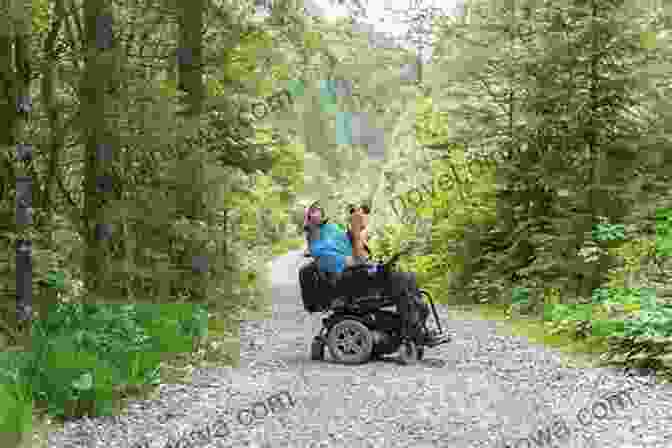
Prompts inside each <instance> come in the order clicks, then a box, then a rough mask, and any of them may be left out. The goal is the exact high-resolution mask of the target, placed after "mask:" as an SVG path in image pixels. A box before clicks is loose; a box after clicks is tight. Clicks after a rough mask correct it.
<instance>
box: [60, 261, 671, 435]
mask: <svg viewBox="0 0 672 448" xmlns="http://www.w3.org/2000/svg"><path fill="white" fill-rule="evenodd" d="M302 262H303V261H302V259H301V258H300V252H298V251H296V252H291V253H290V254H288V255H286V256H283V257H280V258H278V259H276V260H275V262H274V263H273V265H272V274H271V276H272V279H271V280H272V282H273V319H272V321H250V322H246V323H245V324H244V325H241V367H240V368H239V369H231V368H218V369H213V368H208V369H203V370H199V371H197V372H195V373H194V375H193V376H194V381H193V383H192V384H190V385H188V386H178V385H163V386H161V388H160V392H159V398H158V399H156V400H151V401H149V400H148V401H138V402H136V403H134V405H133V406H132V407H131V408H130V409H128V411H126V412H125V413H124V415H122V416H121V417H117V418H114V419H111V418H99V419H94V420H82V421H78V422H77V423H75V424H69V425H67V426H66V428H64V429H63V430H62V431H58V432H55V433H52V434H50V441H49V447H54V448H65V447H132V448H135V447H137V448H144V447H154V448H173V447H180V448H186V447H203V448H225V447H246V446H249V447H268V448H275V447H298V448H304V447H306V448H309V447H310V448H313V447H315V448H317V447H348V448H356V447H362V448H367V447H372V448H373V447H400V448H401V447H409V448H410V447H413V448H416V447H417V448H423V447H446V448H448V447H450V448H463V447H464V448H468V447H469V448H480V447H492V448H495V447H497V448H500V447H501V448H505V447H507V446H508V447H511V448H533V447H549V448H550V447H558V448H560V447H563V448H564V447H567V448H574V447H575V448H583V447H586V448H588V447H590V448H592V447H595V448H667V447H672V385H660V384H656V383H655V382H653V381H651V380H650V379H649V378H646V377H630V376H625V375H623V374H622V373H619V372H617V371H615V370H613V369H597V368H589V369H586V368H583V369H571V368H565V367H562V365H561V358H560V356H559V355H558V354H557V353H554V352H552V351H550V350H546V349H543V348H541V347H539V346H535V345H531V344H529V343H527V342H526V341H525V340H524V339H522V338H516V337H512V336H501V335H499V334H498V332H497V331H496V325H495V323H494V322H489V321H482V320H461V319H457V317H456V316H457V315H456V314H454V313H452V312H450V311H449V310H448V309H447V308H446V307H443V306H437V311H438V312H439V316H440V317H441V320H442V322H441V324H442V326H443V327H444V328H447V329H448V330H449V332H450V333H451V335H452V336H453V342H451V343H449V344H445V345H442V346H439V347H437V348H434V349H428V350H427V352H426V357H427V359H426V360H425V361H423V362H422V363H421V364H419V365H417V366H410V367H409V366H401V365H399V364H398V363H396V362H395V359H394V357H393V356H391V357H390V358H389V359H386V360H383V361H378V362H371V363H368V364H366V365H362V366H355V367H352V366H343V365H337V364H332V363H329V362H328V361H325V362H312V361H310V360H309V359H308V346H307V344H308V343H309V342H310V339H311V337H312V335H313V334H315V333H316V332H317V329H318V324H319V319H320V316H319V315H314V316H309V315H308V314H307V313H305V312H304V311H303V310H302V308H301V303H300V297H299V293H298V286H297V280H296V279H297V269H298V267H299V266H300V263H302ZM278 394H279V395H278ZM274 396H275V397H274ZM269 397H274V398H270V399H269ZM278 397H280V398H281V399H285V401H284V402H283V403H285V404H288V405H287V406H286V407H285V408H284V409H283V408H282V406H279V405H278V406H270V408H271V409H272V412H271V413H270V415H268V416H267V417H265V418H264V417H263V412H262V411H263V409H264V408H263V407H262V406H261V405H259V406H257V407H255V410H257V414H258V416H259V418H258V419H257V420H256V421H253V422H251V423H250V422H249V421H248V417H249V416H250V415H251V414H249V413H247V412H245V411H244V410H245V409H251V408H252V406H251V403H253V402H264V401H265V402H267V403H271V402H272V403H279V402H278V401H277V399H278ZM273 400H276V401H273ZM292 401H293V406H292V405H291V402H292ZM241 410H242V413H241V414H240V415H241V416H242V417H241V419H242V420H243V422H244V424H243V423H239V422H238V421H237V419H236V416H237V415H238V411H241ZM250 419H251V417H250ZM216 422H219V424H218V423H216ZM222 422H231V423H228V424H224V423H222ZM204 428H205V429H204ZM207 428H209V430H210V434H208V433H207V431H206V429H207ZM223 428H226V429H227V430H224V429H223ZM194 429H196V430H197V432H193V433H192V434H191V436H189V435H188V434H189V433H190V432H191V431H193V430H194ZM198 431H201V432H200V433H199V432H198ZM216 435H218V436H220V437H216ZM168 440H172V441H171V442H169V441H168ZM143 441H144V442H143ZM320 442H321V443H320Z"/></svg>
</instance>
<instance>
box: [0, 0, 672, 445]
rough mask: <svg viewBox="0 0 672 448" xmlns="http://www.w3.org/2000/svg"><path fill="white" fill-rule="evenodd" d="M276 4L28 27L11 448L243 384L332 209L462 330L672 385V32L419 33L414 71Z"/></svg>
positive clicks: (562, 27)
mask: <svg viewBox="0 0 672 448" xmlns="http://www.w3.org/2000/svg"><path fill="white" fill-rule="evenodd" d="M255 3H258V2H252V1H251V0H191V1H190V2H181V1H176V0H153V1H149V0H147V1H144V2H140V1H137V0H127V1H123V2H122V1H116V0H115V1H111V0H31V1H30V2H27V1H24V2H21V1H18V0H8V1H6V2H3V15H2V23H1V24H0V30H2V34H0V86H2V91H1V97H2V99H3V101H2V103H0V109H1V111H0V117H2V120H3V121H4V125H2V126H0V141H1V142H0V144H2V146H3V151H2V153H1V154H2V161H0V226H2V231H0V245H1V246H2V250H1V251H0V255H1V256H0V290H1V293H0V296H1V299H0V303H1V304H2V307H1V308H2V309H1V310H0V330H1V331H0V345H2V348H3V351H2V353H1V354H0V356H1V358H0V366H1V367H0V379H1V381H0V385H2V388H0V396H1V397H2V398H1V399H0V401H1V402H2V403H6V404H7V405H6V406H2V407H1V408H0V427H2V428H3V429H4V430H5V433H6V434H8V436H7V438H8V439H7V440H9V439H10V438H15V440H13V442H12V443H13V444H14V445H15V446H19V445H20V444H21V443H23V442H26V440H27V439H28V438H30V437H29V436H28V434H30V433H31V431H32V430H33V425H34V424H35V422H37V421H39V419H40V418H42V417H43V416H45V415H48V416H50V417H52V418H58V419H62V420H67V419H71V418H79V417H81V416H83V415H109V414H112V413H114V412H117V411H118V409H119V407H120V406H123V402H124V400H125V399H127V398H128V397H133V396H137V395H139V394H144V393H147V391H150V390H151V389H152V387H153V386H154V385H156V384H157V383H158V382H159V381H163V382H165V381H169V380H171V379H177V378H183V377H185V376H188V373H187V372H188V371H189V366H190V365H192V364H194V363H198V364H200V365H203V364H204V363H226V364H232V365H235V363H236V357H237V356H238V353H239V348H238V347H237V335H238V323H239V322H240V321H242V320H245V319H253V318H258V317H254V316H259V315H263V314H264V313H267V312H268V309H269V303H270V302H271V301H272V298H270V297H269V285H268V281H267V279H266V269H267V262H268V261H270V260H271V259H272V258H273V257H276V256H278V255H282V254H284V253H286V252H287V251H289V250H291V249H298V248H300V247H301V245H302V244H303V239H302V237H303V235H302V233H301V231H302V228H301V226H302V222H303V211H304V208H305V207H306V206H307V205H308V204H309V203H310V202H312V201H314V200H317V199H319V200H320V201H321V202H322V203H323V204H324V205H325V206H326V209H327V210H328V211H329V213H330V216H333V219H334V220H335V221H343V222H344V219H345V210H346V205H347V204H350V203H358V202H364V201H366V202H368V203H370V204H371V206H372V211H373V214H372V216H371V228H372V236H371V247H372V250H373V252H374V254H375V255H376V258H381V259H384V258H386V257H387V256H389V255H390V254H392V253H394V252H395V251H396V250H398V249H399V248H400V247H402V246H404V245H405V244H407V243H410V242H413V243H415V244H416V245H417V246H418V247H420V248H421V249H420V253H418V255H417V256H416V257H414V258H412V259H410V258H409V261H406V262H405V264H404V265H403V267H404V268H406V269H408V270H411V271H413V272H417V273H418V276H419V280H420V283H421V284H422V285H423V287H425V288H427V289H428V290H430V291H431V292H432V293H433V294H434V295H435V296H436V297H437V298H438V299H439V301H440V302H441V303H444V304H449V305H451V306H452V305H455V306H463V305H468V306H477V307H478V309H479V310H483V312H487V313H493V314H492V316H493V317H492V318H502V319H506V320H511V321H514V320H515V321H519V322H521V324H520V325H523V324H522V322H525V324H524V325H526V326H527V330H528V331H529V332H530V333H529V334H530V335H531V334H532V333H531V332H532V331H536V334H537V336H538V338H539V340H541V341H542V342H544V343H546V344H549V345H558V346H560V345H571V346H572V347H574V349H576V350H579V349H580V350H581V351H587V352H591V353H597V354H599V355H600V356H601V358H603V359H604V362H605V363H610V364H620V365H636V366H640V367H646V368H652V369H655V370H657V371H660V372H662V373H664V372H669V371H670V368H672V283H670V280H669V278H670V273H671V272H672V263H670V257H671V256H672V182H671V180H672V179H671V177H672V140H671V139H670V136H671V131H672V96H671V95H670V94H671V93H672V84H671V81H670V79H671V78H670V76H669V74H670V72H671V71H672V70H671V68H672V65H670V63H671V62H672V58H671V57H672V45H671V40H672V35H670V30H671V29H672V9H671V8H670V6H669V5H666V4H664V3H663V2H660V3H656V2H650V3H648V4H644V3H641V4H640V3H638V2H630V1H625V0H554V1H542V0H473V1H469V2H466V3H465V4H464V5H463V7H462V9H461V13H460V14H452V15H451V14H447V13H445V12H442V11H441V10H438V9H436V8H417V9H415V10H412V9H408V10H405V11H403V15H404V16H405V18H406V20H407V21H408V22H409V23H410V24H411V27H410V28H411V29H412V30H413V33H411V34H409V37H408V39H409V41H413V42H416V45H415V46H410V45H403V44H400V43H398V42H396V43H395V42H394V41H391V40H390V39H387V38H386V37H385V36H377V35H376V34H375V33H374V32H372V31H371V30H370V29H369V28H367V27H366V26H364V25H362V24H361V23H360V20H359V18H360V16H361V12H360V11H359V10H360V9H361V5H360V4H359V2H352V3H351V4H350V7H351V8H352V14H351V16H350V17H345V18H338V19H335V20H324V19H323V18H320V17H315V16H312V15H310V14H308V13H307V12H306V10H305V9H304V7H303V5H301V4H299V3H302V2H296V1H274V2H273V5H272V8H268V10H267V11H266V12H265V13H264V14H260V13H259V12H258V9H259V8H258V6H257V5H256V4H255ZM417 42H420V43H419V44H417ZM430 47H431V50H432V51H431V54H429V55H428V53H427V52H426V51H424V52H423V51H422V49H423V48H424V49H425V50H427V49H428V48H430ZM418 48H420V49H418ZM332 81H334V82H332ZM260 110H263V114H262V113H260ZM354 128H357V132H355V130H354ZM297 300H298V298H297ZM495 316H497V317H495ZM10 434H11V437H10V436H9V435H10Z"/></svg>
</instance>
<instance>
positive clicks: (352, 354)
mask: <svg viewBox="0 0 672 448" xmlns="http://www.w3.org/2000/svg"><path fill="white" fill-rule="evenodd" d="M327 347H329V353H331V356H332V357H333V358H334V360H335V361H336V362H339V363H342V364H363V363H365V362H367V361H368V360H369V359H370V358H371V354H372V353H373V334H371V331H369V329H368V328H367V327H366V325H364V324H363V323H361V322H359V321H357V320H354V319H343V320H341V321H340V322H338V323H336V324H335V325H334V326H333V327H331V329H330V330H329V334H328V335H327Z"/></svg>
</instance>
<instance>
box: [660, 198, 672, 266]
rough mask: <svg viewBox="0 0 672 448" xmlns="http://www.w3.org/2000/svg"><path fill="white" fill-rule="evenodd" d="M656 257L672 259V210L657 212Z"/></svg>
mask: <svg viewBox="0 0 672 448" xmlns="http://www.w3.org/2000/svg"><path fill="white" fill-rule="evenodd" d="M656 255H657V256H659V257H672V208H665V209H659V210H657V212H656Z"/></svg>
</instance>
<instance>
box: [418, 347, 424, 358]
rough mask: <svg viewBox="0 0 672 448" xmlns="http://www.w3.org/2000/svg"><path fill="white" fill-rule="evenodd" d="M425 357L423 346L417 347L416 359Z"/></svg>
mask: <svg viewBox="0 0 672 448" xmlns="http://www.w3.org/2000/svg"><path fill="white" fill-rule="evenodd" d="M424 357H425V347H418V361H422V358H424Z"/></svg>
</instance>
